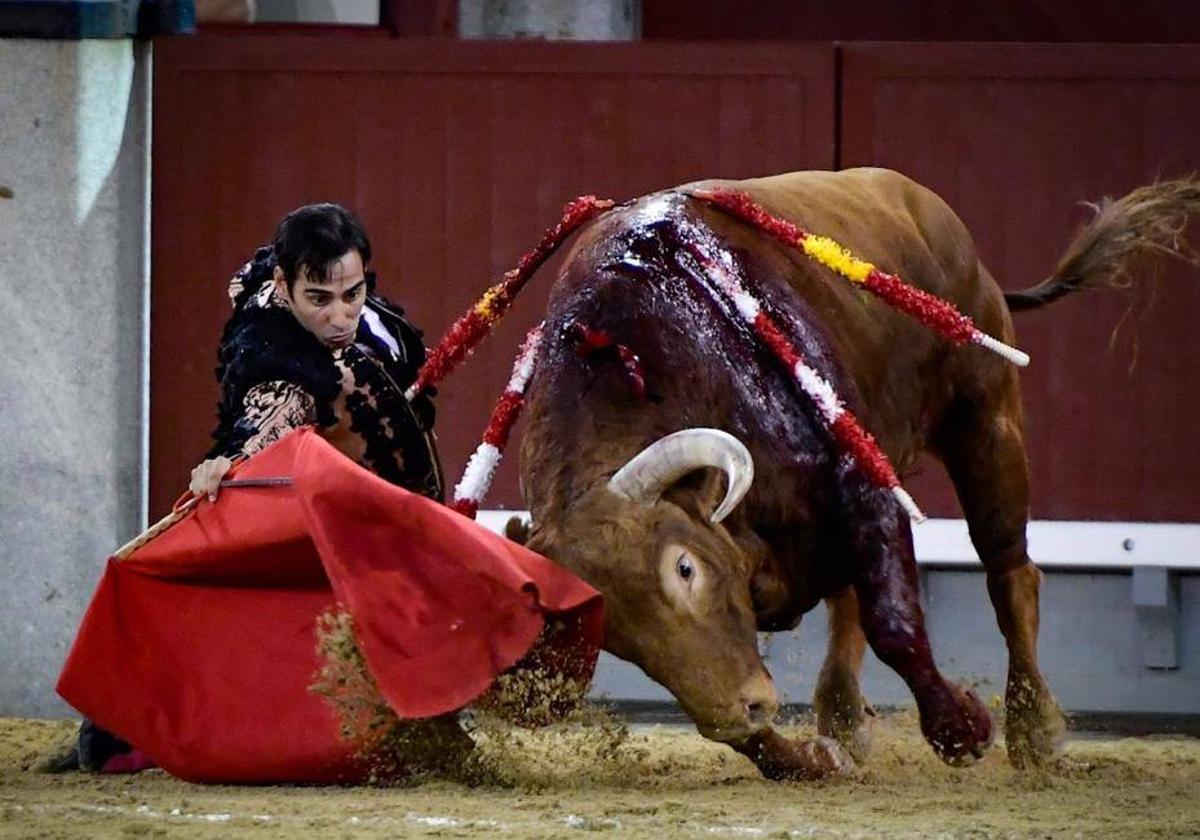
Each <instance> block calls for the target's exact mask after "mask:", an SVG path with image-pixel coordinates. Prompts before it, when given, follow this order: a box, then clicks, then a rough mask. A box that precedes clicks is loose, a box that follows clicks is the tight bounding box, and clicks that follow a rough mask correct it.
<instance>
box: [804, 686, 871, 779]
mask: <svg viewBox="0 0 1200 840" xmlns="http://www.w3.org/2000/svg"><path fill="white" fill-rule="evenodd" d="M813 706H814V707H815V709H816V712H817V731H818V732H819V733H821V734H822V735H824V736H826V737H828V738H833V739H834V740H835V741H837V742H838V743H839V744H841V745H842V747H843V748H844V749H845V750H846V751H847V752H848V753H850V755H851V757H853V759H854V760H855V761H857V762H859V763H862V762H864V761H866V759H867V756H868V755H870V752H871V728H870V726H869V721H868V720H867V715H868V713H869V714H872V715H873V714H874V712H872V711H871V710H870V709H869V708H868V707H867V704H866V703H865V702H864V701H863V698H862V694H861V693H860V692H859V690H858V680H857V679H856V678H855V676H854V674H853V673H849V672H844V673H841V674H838V673H834V672H832V671H829V670H823V671H822V672H821V677H820V680H819V681H818V683H817V691H816V693H815V694H814V695H813Z"/></svg>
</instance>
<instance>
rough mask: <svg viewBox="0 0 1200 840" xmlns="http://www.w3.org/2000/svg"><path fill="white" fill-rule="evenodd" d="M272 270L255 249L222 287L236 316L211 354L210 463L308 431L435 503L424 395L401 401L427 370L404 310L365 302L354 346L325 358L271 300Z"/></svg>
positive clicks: (438, 479)
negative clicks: (213, 420)
mask: <svg viewBox="0 0 1200 840" xmlns="http://www.w3.org/2000/svg"><path fill="white" fill-rule="evenodd" d="M274 265H275V260H274V254H273V253H272V252H271V249H270V248H260V249H259V250H258V252H257V253H256V254H255V257H254V259H253V260H252V261H251V262H249V263H247V264H246V265H245V266H243V267H242V269H241V270H239V271H238V273H237V274H235V275H234V277H233V280H232V281H230V286H229V295H230V298H231V299H232V300H233V304H234V314H233V317H232V318H230V319H229V321H228V322H227V323H226V325H225V331H224V334H223V335H222V338H221V347H220V350H219V351H218V360H219V364H218V367H217V379H218V380H219V381H220V383H221V400H220V402H219V403H218V405H217V415H218V425H217V429H216V431H214V432H213V438H214V439H215V440H216V444H215V445H214V446H213V448H212V450H211V451H210V452H209V455H208V457H210V458H212V457H215V456H217V455H225V456H227V457H234V456H237V455H253V454H254V453H255V452H258V451H259V450H260V449H262V448H264V447H265V446H267V445H268V444H270V443H272V442H274V441H275V440H278V439H279V438H280V437H281V436H283V435H284V434H286V433H287V432H288V431H290V430H292V429H295V428H298V427H300V426H307V425H316V426H317V427H318V429H319V430H320V432H321V434H322V436H324V437H325V438H326V439H327V440H329V442H330V443H332V444H333V445H334V446H336V447H337V448H338V449H339V450H340V451H341V452H342V453H343V454H345V455H347V456H349V457H350V458H352V459H354V460H355V461H357V462H358V463H359V464H361V465H363V466H364V467H366V468H367V469H369V470H371V471H372V472H374V473H375V474H376V475H378V476H380V477H381V478H384V479H386V480H388V481H390V482H392V483H393V484H397V485H400V486H401V487H404V488H406V489H408V490H412V491H413V492H416V493H422V494H424V495H426V496H429V497H430V498H434V499H437V500H439V501H441V500H442V498H443V494H444V488H443V481H442V471H441V465H440V463H439V461H438V454H437V445H436V441H435V438H434V435H433V421H434V406H433V401H432V399H431V398H430V397H431V395H430V394H426V393H423V394H421V395H418V396H417V397H416V398H415V399H414V400H413V401H412V403H409V401H408V400H406V399H405V398H404V389H405V388H407V387H408V386H409V385H411V384H412V382H413V380H414V379H416V375H417V371H418V370H419V369H420V367H421V365H422V363H424V361H425V347H424V344H423V343H422V341H421V336H422V333H421V331H420V330H418V329H417V328H416V327H414V326H413V325H412V324H410V323H409V322H408V321H407V320H405V318H404V310H402V309H400V308H399V307H396V306H393V305H392V304H390V303H389V302H388V301H387V300H385V299H384V298H382V297H379V296H377V295H375V294H368V296H367V301H366V303H365V305H364V306H363V315H362V318H361V319H360V321H359V326H358V333H357V334H356V336H355V340H354V342H353V343H352V344H350V345H348V346H347V347H344V348H339V349H330V348H329V347H326V346H325V345H324V344H322V343H321V341H320V340H319V339H318V338H317V337H316V336H314V335H313V334H312V333H310V332H309V331H308V330H306V329H305V328H304V327H303V326H302V325H301V324H300V322H299V321H297V320H296V318H295V317H294V316H293V315H292V313H291V312H290V311H289V310H288V308H287V301H286V300H284V299H283V298H281V297H279V295H278V294H276V293H275V292H274V288H273V285H272V284H271V283H270V282H268V281H269V279H270V275H271V271H272V270H273V269H274ZM368 279H369V281H370V285H372V286H373V285H374V277H373V275H369V277H368Z"/></svg>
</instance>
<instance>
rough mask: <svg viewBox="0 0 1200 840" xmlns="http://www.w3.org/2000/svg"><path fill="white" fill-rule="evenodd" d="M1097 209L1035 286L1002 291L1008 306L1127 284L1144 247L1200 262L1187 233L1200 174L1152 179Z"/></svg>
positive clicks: (1199, 196) (1198, 202) (1199, 194)
mask: <svg viewBox="0 0 1200 840" xmlns="http://www.w3.org/2000/svg"><path fill="white" fill-rule="evenodd" d="M1095 209H1096V216H1095V218H1094V219H1092V221H1091V222H1089V223H1088V224H1087V225H1086V226H1085V227H1084V228H1083V230H1081V231H1080V232H1079V234H1078V235H1077V236H1076V237H1075V239H1074V240H1073V241H1072V242H1071V244H1070V246H1069V247H1068V248H1067V251H1066V253H1065V254H1064V255H1063V258H1062V260H1061V261H1060V262H1059V264H1058V267H1057V268H1056V269H1055V270H1054V273H1053V274H1052V275H1050V276H1049V277H1047V278H1046V279H1045V280H1043V281H1042V282H1041V283H1038V284H1037V285H1036V286H1033V287H1032V288H1029V289H1022V290H1021V291H1019V292H1005V293H1004V300H1005V301H1006V302H1007V303H1008V308H1009V309H1010V310H1012V311H1013V312H1020V311H1022V310H1026V309H1038V308H1040V307H1042V306H1045V305H1046V304H1048V303H1053V302H1054V301H1056V300H1058V299H1059V298H1061V297H1065V296H1067V295H1069V294H1071V293H1072V292H1077V291H1080V290H1081V289H1091V288H1096V287H1099V286H1124V285H1127V284H1128V278H1127V276H1126V268H1127V266H1128V264H1129V262H1130V260H1131V259H1133V258H1134V257H1136V256H1137V255H1138V254H1141V253H1147V252H1149V253H1165V254H1168V255H1170V256H1172V257H1176V258H1178V259H1182V260H1185V261H1186V262H1190V263H1192V264H1193V265H1200V255H1198V254H1197V253H1196V251H1195V250H1194V249H1193V248H1192V247H1191V246H1190V245H1189V244H1188V242H1187V240H1186V239H1185V238H1184V229H1185V228H1186V227H1187V224H1188V219H1189V218H1191V217H1193V216H1200V180H1197V179H1196V178H1194V177H1190V178H1181V179H1179V180H1177V181H1160V182H1159V183H1157V184H1149V185H1147V186H1144V187H1139V188H1138V189H1136V190H1134V191H1133V192H1131V193H1129V195H1127V196H1125V197H1124V198H1121V199H1119V200H1117V201H1113V200H1111V199H1108V198H1105V199H1102V200H1101V201H1100V203H1099V204H1098V205H1096V207H1095Z"/></svg>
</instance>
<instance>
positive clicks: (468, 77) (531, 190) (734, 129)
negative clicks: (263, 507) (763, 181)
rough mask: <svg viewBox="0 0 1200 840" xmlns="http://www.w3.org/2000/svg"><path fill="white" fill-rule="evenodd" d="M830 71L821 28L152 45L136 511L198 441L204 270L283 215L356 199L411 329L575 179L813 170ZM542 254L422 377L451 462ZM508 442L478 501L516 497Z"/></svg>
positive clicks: (501, 362)
mask: <svg viewBox="0 0 1200 840" xmlns="http://www.w3.org/2000/svg"><path fill="white" fill-rule="evenodd" d="M833 72H834V60H833V49H832V47H831V46H828V45H792V46H784V45H772V46H761V47H755V48H754V49H752V50H747V49H744V48H742V47H738V46H727V45H669V44H663V45H655V46H648V45H645V44H611V45H597V44H588V45H579V44H545V43H531V44H519V43H470V42H456V41H445V40H409V39H400V40H392V39H386V38H367V37H362V38H353V37H345V36H341V37H330V36H326V37H320V36H317V35H314V36H312V37H304V36H279V35H247V36H244V37H235V36H232V35H225V36H219V35H214V36H207V37H206V36H200V37H197V38H190V39H174V40H172V39H167V40H162V41H157V42H156V43H155V55H154V137H153V186H152V189H153V195H152V199H153V208H152V260H151V269H152V277H153V279H152V314H151V363H150V364H151V385H150V387H151V408H150V429H151V439H150V461H151V473H150V478H151V490H150V493H151V505H150V507H151V515H152V518H156V517H157V516H158V515H160V514H161V513H163V512H165V510H166V509H167V507H168V506H169V505H170V503H171V501H172V500H173V499H174V498H175V496H176V495H177V494H178V493H179V492H180V491H181V490H182V489H183V488H184V487H186V483H187V475H188V471H189V470H190V468H191V467H192V466H194V465H195V463H196V461H197V460H198V458H199V457H200V456H201V454H202V453H203V452H204V451H205V449H206V448H207V446H208V434H209V432H210V431H211V428H212V426H213V425H214V419H215V417H214V412H215V408H214V407H215V402H216V395H217V394H216V385H215V382H214V379H213V368H214V366H215V352H216V344H217V339H218V336H219V331H220V327H221V324H222V322H223V321H224V319H225V318H226V317H228V312H229V310H228V303H227V301H226V299H225V293H224V283H225V280H226V279H227V277H228V276H229V274H230V273H231V272H232V271H233V270H234V269H236V268H237V267H238V265H240V263H241V262H242V261H243V260H245V259H246V258H247V257H248V256H249V254H250V253H252V251H253V249H254V247H255V246H257V245H258V244H260V243H262V242H264V241H266V240H267V239H268V238H269V237H270V235H271V233H272V232H273V229H274V226H275V223H276V222H277V221H278V219H279V218H280V217H281V216H282V215H283V214H284V213H286V212H287V211H288V210H290V209H292V208H293V207H295V206H297V205H299V204H303V203H306V202H311V201H318V200H331V201H338V202H341V203H344V204H346V205H347V206H349V207H351V208H353V209H355V210H356V211H357V212H358V213H359V214H360V215H361V217H362V218H363V221H364V222H365V224H366V226H367V229H368V231H369V232H370V234H371V237H372V244H373V246H374V248H375V253H376V255H377V256H376V259H375V268H376V269H377V270H378V272H379V276H380V279H381V288H382V290H383V291H384V292H385V293H386V294H389V295H390V296H393V297H394V298H395V299H397V300H398V301H399V302H401V303H402V304H403V305H405V306H406V307H407V308H408V310H409V313H410V314H411V316H412V317H413V319H414V320H415V321H416V323H417V324H418V325H420V326H422V327H423V328H424V329H425V330H426V331H427V335H426V339H427V343H432V342H434V341H436V340H437V338H438V337H439V336H440V334H441V332H442V330H444V329H445V327H446V326H447V325H448V324H449V323H450V322H451V321H452V320H453V319H454V318H455V317H457V316H458V315H459V314H461V313H462V311H463V310H464V309H465V308H466V307H467V305H468V304H469V303H471V302H472V301H473V300H474V299H475V297H476V296H477V295H478V294H479V292H480V291H482V290H483V289H484V288H485V287H486V286H487V285H488V284H490V283H491V282H492V281H494V280H495V279H497V278H498V277H499V275H500V274H501V273H502V272H503V271H504V270H506V269H508V268H510V267H511V266H512V265H513V264H514V263H515V261H516V260H517V259H518V258H519V257H520V255H521V254H522V253H523V252H524V251H525V250H526V249H527V248H529V247H531V246H532V244H533V243H534V242H535V241H536V240H537V237H538V236H539V235H540V234H541V232H542V230H543V228H544V227H545V226H546V225H548V224H550V223H552V222H553V221H555V220H556V219H557V218H558V216H559V213H560V210H561V207H562V205H563V204H564V203H565V202H566V201H567V200H568V199H569V198H571V197H573V196H575V195H577V194H579V193H585V192H592V193H597V194H599V195H604V196H612V197H614V198H625V197H630V196H634V195H638V194H641V193H645V192H648V191H652V190H654V189H657V188H660V187H666V186H670V185H673V184H676V183H680V182H684V181H688V180H693V179H696V178H701V177H708V176H726V177H745V176H751V175H756V174H762V173H766V172H779V171H785V170H790V169H804V168H827V167H829V166H832V165H833V136H834V135H833V114H834V105H833V91H834V84H833ZM553 270H554V264H551V265H548V266H547V267H546V268H545V269H543V271H544V276H542V277H541V278H540V279H537V280H535V281H534V282H533V284H531V287H530V289H529V291H528V292H526V293H525V295H524V296H523V297H522V299H521V300H519V301H518V304H517V306H516V308H515V311H514V312H513V314H512V315H510V316H509V318H508V320H506V321H505V322H504V323H503V324H502V326H501V328H500V330H499V331H498V334H497V335H495V336H493V337H492V338H491V339H489V340H488V341H487V342H486V343H485V344H484V345H482V347H481V348H480V351H479V354H478V356H477V358H475V359H474V360H472V361H469V362H468V363H467V364H466V365H465V366H464V367H463V369H462V370H461V372H460V373H458V374H456V375H455V376H454V378H453V379H452V380H449V381H447V383H446V385H445V387H444V388H443V390H442V396H441V398H440V399H439V409H440V420H439V429H440V431H439V434H440V437H441V441H442V455H443V461H444V462H445V465H446V467H447V472H448V474H449V475H450V476H451V477H452V479H453V480H457V477H458V475H459V473H460V471H461V468H462V465H463V463H464V461H465V459H466V456H467V455H468V453H469V452H470V451H471V450H472V449H473V448H474V446H475V444H476V443H477V442H478V437H479V435H480V434H481V433H482V431H483V427H484V424H485V422H486V420H487V416H488V413H489V412H490V410H491V406H492V403H493V401H494V400H495V398H496V397H497V396H498V395H499V393H500V391H501V389H502V388H503V386H504V383H505V382H506V380H507V378H508V374H509V367H510V364H511V362H512V356H513V354H514V352H515V350H516V346H517V343H518V341H519V339H520V337H521V336H522V335H523V334H524V332H525V330H526V329H527V328H528V327H529V326H530V325H531V324H532V322H533V321H534V319H535V318H536V317H537V315H538V313H539V312H540V310H541V307H542V306H543V305H544V302H545V298H546V292H547V290H548V288H549V285H550V281H551V280H552V277H553ZM518 434H519V430H518ZM515 460H516V459H515V457H513V458H510V459H509V461H508V462H506V464H505V466H504V467H503V468H502V471H501V474H500V476H499V477H498V480H497V484H496V487H495V490H494V491H493V494H492V496H491V497H490V498H489V503H491V504H498V503H506V504H508V505H510V506H517V505H519V504H520V501H519V497H518V495H517V492H516V479H515V469H514V466H515V464H514V462H515Z"/></svg>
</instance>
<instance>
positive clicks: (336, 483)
mask: <svg viewBox="0 0 1200 840" xmlns="http://www.w3.org/2000/svg"><path fill="white" fill-rule="evenodd" d="M283 475H290V476H292V477H293V479H294V483H293V484H292V485H290V486H275V487H228V488H225V489H223V490H222V491H221V494H220V498H219V499H218V501H217V502H216V503H215V504H213V503H210V502H208V501H207V500H204V501H201V502H200V503H199V505H198V506H197V507H196V508H195V509H194V511H193V512H192V513H190V514H189V515H188V516H187V517H186V518H185V519H184V520H182V521H181V522H179V523H177V524H176V525H174V526H173V527H171V528H170V529H169V530H167V531H166V532H165V533H163V534H162V535H160V536H158V537H157V538H155V539H153V540H151V541H150V542H149V543H147V544H146V545H144V546H142V547H141V548H139V549H138V550H137V551H135V552H134V553H133V554H132V555H130V556H129V557H128V558H127V559H125V560H122V561H117V560H115V559H111V558H110V559H109V561H108V565H107V568H106V569H105V572H104V576H103V578H102V580H101V581H100V585H99V587H98V588H97V591H96V594H95V595H94V596H93V598H92V603H91V605H90V606H89V607H88V611H87V613H86V615H85V616H84V618H83V623H82V625H81V626H80V629H79V633H78V635H77V637H76V639H75V643H74V646H73V647H72V649H71V652H70V654H69V656H68V658H67V662H66V665H65V666H64V669H63V672H62V675H61V676H60V677H59V682H58V692H59V694H61V695H62V697H63V698H64V699H66V701H67V702H68V703H70V704H71V705H72V706H74V707H75V708H76V709H78V710H79V711H80V712H82V713H83V714H84V715H86V716H88V717H89V718H91V719H92V720H93V721H95V722H96V723H97V724H98V725H99V726H101V727H103V728H104V729H107V730H109V731H111V732H113V733H115V734H116V735H119V736H120V737H121V738H123V739H125V740H126V741H128V742H129V743H131V744H133V745H134V746H135V747H137V748H139V749H141V750H142V751H143V752H144V753H145V754H146V755H148V756H149V757H150V758H152V759H153V760H154V761H155V762H156V763H157V764H159V765H160V766H161V767H163V768H164V769H166V770H167V771H168V772H170V773H171V774H173V775H175V776H178V777H180V778H183V779H187V780H190V781H199V782H257V783H267V782H352V781H356V780H360V779H361V778H363V777H364V776H365V770H364V767H362V766H361V764H360V763H359V762H356V761H355V759H354V755H353V753H354V746H353V745H352V744H348V743H346V742H344V741H342V740H341V739H340V738H339V735H338V721H337V719H336V717H335V715H334V713H333V711H332V710H331V708H330V707H329V706H328V705H327V703H326V701H325V700H324V699H322V698H321V697H319V696H317V695H316V694H314V693H313V692H311V691H310V690H309V686H310V685H311V684H312V683H313V680H314V677H315V674H316V672H317V670H318V669H319V667H320V665H321V663H320V662H319V661H318V656H317V652H316V633H315V625H316V619H317V617H318V616H319V615H321V614H322V613H324V612H326V611H328V610H330V609H331V608H333V607H334V606H335V605H340V606H341V607H343V608H345V609H346V610H348V611H349V612H350V614H351V615H352V617H353V620H354V626H355V629H356V631H357V638H358V642H359V645H360V646H361V648H362V651H363V655H364V658H365V659H366V663H367V667H368V669H369V670H370V672H371V674H372V676H373V677H374V679H375V681H376V682H377V683H378V685H379V688H380V691H381V692H382V694H383V695H384V697H385V698H386V699H387V701H388V703H389V704H390V705H391V706H392V708H393V709H394V710H395V711H396V713H397V714H398V715H399V716H400V717H403V718H420V717H429V716H433V715H438V714H442V713H445V712H449V711H453V710H456V709H460V708H462V707H463V706H465V705H467V704H468V703H470V702H471V701H472V700H473V699H475V698H476V697H478V696H479V695H480V694H481V693H483V692H484V691H485V690H487V688H488V687H489V686H490V685H491V684H492V682H493V680H494V679H495V677H496V676H497V675H498V674H499V673H500V672H501V671H503V670H505V669H506V668H508V667H510V666H511V665H513V664H514V663H515V662H517V660H519V659H520V658H521V657H522V656H523V655H524V654H525V653H526V651H528V650H529V648H530V646H531V645H532V643H533V642H534V640H535V639H536V638H537V637H538V635H539V633H540V632H541V630H542V628H543V626H544V624H545V621H546V618H547V617H549V616H554V617H555V618H556V619H557V620H559V621H561V622H563V623H565V626H566V628H567V632H563V633H559V634H556V637H555V638H556V640H558V642H559V643H560V645H561V646H565V647H566V648H569V651H568V652H569V656H566V657H564V659H566V660H569V661H571V662H573V663H576V669H578V668H579V667H582V669H583V673H582V674H578V673H577V674H576V675H578V676H582V677H583V678H589V677H590V675H591V670H592V668H594V666H595V661H596V656H597V654H598V652H599V646H600V641H601V636H602V633H603V614H602V606H601V599H600V595H599V593H598V592H596V590H594V589H592V588H591V587H590V586H588V585H587V584H585V583H584V582H582V581H581V580H579V579H578V578H576V577H575V576H573V575H572V574H570V573H569V572H567V571H566V570H564V569H563V568H561V567H559V566H557V565H555V564H554V563H552V562H551V561H550V560H548V559H546V558H545V557H542V556H541V555H538V554H535V553H534V552H532V551H529V550H527V549H525V548H523V547H521V546H519V545H517V544H516V543H513V542H511V541H509V540H507V539H505V538H503V537H501V536H498V535H496V534H493V533H492V532H491V531H488V530H487V529H486V528H483V527H482V526H480V525H478V524H477V523H475V522H473V521H471V520H469V519H466V518H465V517H463V516H461V515H459V514H457V513H455V512H453V511H452V510H450V509H449V508H447V507H444V506H442V505H440V504H438V503H436V502H433V501H431V500H429V499H427V498H424V497H423V496H418V495H416V494H413V493H409V492H407V491H406V490H403V489H401V488H399V487H396V486H394V485H392V484H389V483H388V482H386V481H384V480H383V479H381V478H378V477H377V476H375V475H373V474H372V473H370V472H368V471H367V470H365V469H363V468H362V467H359V466H357V465H356V464H354V463H353V462H352V461H350V460H349V459H348V458H346V457H345V456H343V455H342V454H340V453H339V452H338V451H337V450H335V449H334V448H333V447H332V446H331V445H329V444H328V443H326V442H325V441H324V440H322V439H321V437H320V436H318V435H317V434H316V433H315V432H314V431H312V430H303V431H298V432H294V433H292V434H290V435H288V436H287V437H285V438H284V439H283V440H281V441H279V442H277V443H275V444H274V445H272V446H271V447H269V448H268V449H266V450H264V451H263V452H261V453H259V454H258V455H257V456H255V457H254V458H252V459H250V460H249V461H247V462H245V464H243V465H242V466H241V467H240V469H238V470H237V471H236V476H237V478H262V477H271V476H283ZM551 654H552V658H554V657H553V654H554V651H551ZM579 663H582V666H580V665H579Z"/></svg>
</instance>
